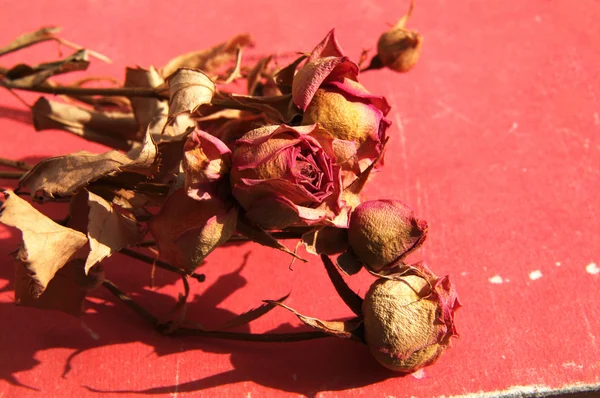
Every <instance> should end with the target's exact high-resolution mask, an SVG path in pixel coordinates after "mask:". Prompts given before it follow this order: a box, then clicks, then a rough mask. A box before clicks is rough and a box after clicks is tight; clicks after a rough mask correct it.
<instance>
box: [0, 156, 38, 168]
mask: <svg viewBox="0 0 600 398" xmlns="http://www.w3.org/2000/svg"><path fill="white" fill-rule="evenodd" d="M0 166H7V167H12V168H14V169H19V170H31V169H32V168H33V166H32V165H30V164H28V163H26V162H23V161H22V160H11V159H4V158H0Z"/></svg>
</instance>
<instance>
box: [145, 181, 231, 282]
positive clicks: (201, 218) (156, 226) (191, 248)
mask: <svg viewBox="0 0 600 398" xmlns="http://www.w3.org/2000/svg"><path fill="white" fill-rule="evenodd" d="M237 216H238V211H237V208H236V207H234V206H232V205H231V204H228V203H225V202H223V201H221V200H220V199H218V198H213V199H207V200H202V201H197V200H194V199H191V198H190V197H188V196H187V194H186V193H185V190H184V189H179V190H177V191H175V192H174V193H173V194H172V195H171V196H169V198H168V199H167V201H166V202H165V204H164V205H163V207H162V208H161V209H160V211H159V213H158V214H157V215H156V216H155V217H154V218H152V220H150V222H149V223H148V225H149V226H150V231H151V232H152V235H153V236H154V238H155V239H156V244H157V245H158V248H159V251H160V255H161V257H163V258H165V259H166V260H167V261H168V262H170V263H172V264H173V265H175V266H177V267H179V268H181V269H183V270H185V271H186V272H188V273H192V272H193V271H194V270H195V269H196V268H197V267H198V266H199V265H200V264H201V263H202V261H203V260H204V258H205V257H206V256H208V254H210V252H212V251H213V250H214V249H215V248H216V247H217V246H219V245H220V244H222V243H224V242H226V241H227V240H228V239H229V238H230V237H231V235H232V234H233V233H234V232H235V227H236V220H237Z"/></svg>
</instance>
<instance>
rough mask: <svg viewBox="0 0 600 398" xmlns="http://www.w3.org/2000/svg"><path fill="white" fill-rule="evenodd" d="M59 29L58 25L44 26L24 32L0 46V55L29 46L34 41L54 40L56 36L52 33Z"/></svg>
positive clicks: (34, 42)
mask: <svg viewBox="0 0 600 398" xmlns="http://www.w3.org/2000/svg"><path fill="white" fill-rule="evenodd" d="M60 30H61V28H60V27H59V26H46V27H43V28H41V29H38V30H36V31H35V32H29V33H24V34H22V35H21V36H19V37H17V38H16V39H14V40H13V41H12V42H10V43H9V44H8V45H6V46H4V47H2V48H0V56H2V55H5V54H8V53H11V52H13V51H17V50H20V49H22V48H25V47H29V46H31V45H34V44H36V43H40V42H43V41H47V40H56V36H55V35H54V34H55V33H58V32H60Z"/></svg>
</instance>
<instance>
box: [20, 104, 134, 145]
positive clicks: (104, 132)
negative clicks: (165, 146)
mask: <svg viewBox="0 0 600 398" xmlns="http://www.w3.org/2000/svg"><path fill="white" fill-rule="evenodd" d="M31 112H32V115H33V126H34V127H35V129H36V131H42V130H64V131H68V132H70V133H73V134H75V135H78V136H80V137H83V138H85V139H86V140H88V141H94V142H98V143H100V144H104V145H107V146H109V147H112V148H117V149H124V150H127V149H130V148H131V145H132V144H131V142H130V140H137V136H138V129H137V122H136V120H135V118H134V116H133V115H132V114H131V113H122V112H98V111H94V110H91V109H85V108H81V107H78V106H75V105H70V104H64V103H62V102H58V101H49V100H47V99H46V98H44V97H41V98H40V99H38V100H37V101H36V103H35V104H34V105H33V107H32V108H31Z"/></svg>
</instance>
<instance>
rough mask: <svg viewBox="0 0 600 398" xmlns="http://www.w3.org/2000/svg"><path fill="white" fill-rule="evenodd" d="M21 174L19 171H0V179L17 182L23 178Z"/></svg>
mask: <svg viewBox="0 0 600 398" xmlns="http://www.w3.org/2000/svg"><path fill="white" fill-rule="evenodd" d="M23 174H25V173H21V172H20V171H0V178H1V179H4V180H19V179H20V178H21V177H23Z"/></svg>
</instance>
